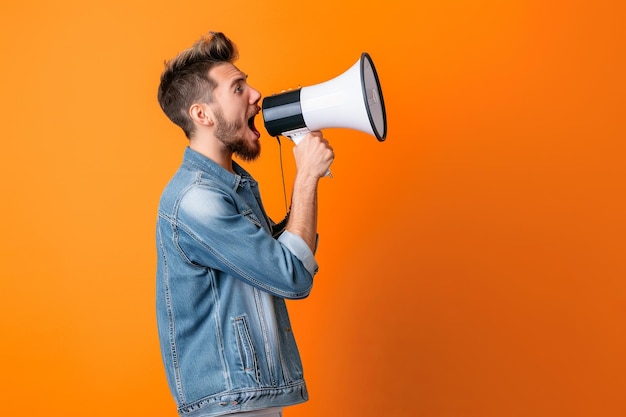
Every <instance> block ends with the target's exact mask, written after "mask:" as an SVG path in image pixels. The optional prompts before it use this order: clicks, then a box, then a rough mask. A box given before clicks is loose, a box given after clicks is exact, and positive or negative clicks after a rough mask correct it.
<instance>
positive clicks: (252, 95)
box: [250, 87, 261, 104]
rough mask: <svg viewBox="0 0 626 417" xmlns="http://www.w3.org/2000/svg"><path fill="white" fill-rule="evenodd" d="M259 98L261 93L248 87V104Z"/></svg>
mask: <svg viewBox="0 0 626 417" xmlns="http://www.w3.org/2000/svg"><path fill="white" fill-rule="evenodd" d="M260 99H261V93H260V92H259V90H257V89H255V88H253V87H250V104H255V103H257V102H258V101H259V100H260Z"/></svg>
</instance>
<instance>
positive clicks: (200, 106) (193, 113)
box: [189, 103, 214, 126]
mask: <svg viewBox="0 0 626 417" xmlns="http://www.w3.org/2000/svg"><path fill="white" fill-rule="evenodd" d="M189 116H190V117H191V119H192V120H193V121H194V122H196V123H198V124H201V125H203V126H213V123H214V121H213V112H212V111H211V108H210V107H209V106H208V105H207V104H204V103H194V104H192V105H191V107H189Z"/></svg>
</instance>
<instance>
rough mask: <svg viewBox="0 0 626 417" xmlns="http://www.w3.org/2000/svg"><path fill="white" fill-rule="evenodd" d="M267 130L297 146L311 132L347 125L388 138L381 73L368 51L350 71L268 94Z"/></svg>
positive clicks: (265, 110)
mask: <svg viewBox="0 0 626 417" xmlns="http://www.w3.org/2000/svg"><path fill="white" fill-rule="evenodd" d="M262 109H263V120H264V122H265V129H266V130H267V132H268V133H269V134H270V135H271V136H279V135H282V136H285V137H288V138H289V139H291V140H292V141H293V142H294V143H295V144H296V145H297V144H298V143H300V140H301V139H302V137H303V136H304V135H305V134H307V133H308V132H311V131H315V130H322V129H327V128H334V127H339V128H348V129H355V130H360V131H362V132H365V133H368V134H370V135H373V136H375V137H376V139H378V140H379V141H380V142H382V141H384V140H385V138H386V137H387V116H386V114H385V103H384V101H383V92H382V90H381V88H380V83H379V81H378V74H377V73H376V69H375V68H374V63H373V62H372V58H370V56H369V54H367V53H362V54H361V58H360V59H359V60H358V61H357V62H356V64H354V65H353V66H352V67H351V68H350V69H349V70H347V71H346V72H344V73H343V74H341V75H339V76H338V77H335V78H333V79H332V80H329V81H326V82H324V83H321V84H316V85H313V86H310V87H302V88H299V89H297V90H292V91H287V92H284V93H280V94H276V95H272V96H269V97H266V98H265V99H264V100H263V104H262Z"/></svg>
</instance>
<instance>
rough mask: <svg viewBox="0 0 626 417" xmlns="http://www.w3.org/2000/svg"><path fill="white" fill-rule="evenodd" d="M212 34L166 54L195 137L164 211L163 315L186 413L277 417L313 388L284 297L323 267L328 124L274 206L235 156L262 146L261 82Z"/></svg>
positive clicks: (170, 79) (163, 339) (177, 108)
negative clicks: (287, 198)
mask: <svg viewBox="0 0 626 417" xmlns="http://www.w3.org/2000/svg"><path fill="white" fill-rule="evenodd" d="M236 58H237V50H236V47H235V45H234V44H233V43H232V42H231V41H230V40H229V39H228V38H227V37H226V36H224V35H223V34H222V33H210V34H209V35H208V36H206V37H204V38H202V39H200V40H199V41H197V42H196V43H195V44H194V45H193V46H192V47H191V48H189V49H187V50H185V51H183V52H181V53H180V54H179V55H178V56H177V57H175V58H174V59H172V60H170V61H169V62H167V63H166V66H165V70H164V72H163V74H162V75H161V83H160V86H159V93H158V99H159V103H160V105H161V108H162V109H163V111H164V112H165V114H166V115H167V116H168V117H169V118H170V119H171V120H172V121H173V122H174V123H175V124H177V125H178V126H180V127H181V128H182V129H183V131H184V133H185V135H186V136H187V138H188V139H189V147H188V148H186V150H185V154H184V157H183V162H182V165H181V166H180V168H179V170H178V171H177V172H176V174H175V175H174V177H173V178H172V180H171V181H170V182H169V184H168V185H167V187H166V188H165V190H164V192H163V195H162V196H161V201H160V205H159V212H158V221H157V251H158V263H157V299H156V301H157V322H158V330H159V337H160V345H161V351H162V356H163V362H164V365H165V370H166V374H167V379H168V383H169V386H170V389H171V392H172V395H173V396H174V398H175V400H176V403H177V405H178V413H179V414H180V415H181V416H193V417H200V416H218V415H223V414H231V413H242V414H238V417H244V416H245V417H249V416H252V415H254V416H257V415H259V416H260V415H263V416H280V415H281V410H282V407H285V406H289V405H293V404H297V403H301V402H304V401H306V400H307V399H308V394H307V390H306V385H305V382H304V379H303V373H302V364H301V361H300V356H299V354H298V349H297V346H296V343H295V339H294V336H293V333H292V331H291V325H290V322H289V317H288V314H287V309H286V306H285V299H298V298H304V297H306V296H307V295H308V294H309V291H310V290H311V286H312V284H313V276H314V275H315V273H316V272H317V263H316V261H315V258H314V252H315V248H316V242H317V187H318V182H319V180H320V178H322V177H323V176H324V175H325V174H326V172H327V170H328V169H329V167H330V164H331V163H332V161H333V158H334V155H333V151H332V148H331V147H330V146H329V144H328V142H327V141H326V140H325V139H324V138H323V137H322V134H321V133H320V132H313V133H310V134H308V135H307V136H306V137H305V138H304V139H303V140H302V142H300V144H299V145H298V146H297V147H295V148H294V157H295V161H296V166H297V172H296V175H295V180H294V185H293V192H292V202H291V210H290V213H289V215H288V216H287V218H286V219H285V220H284V221H283V222H281V223H280V224H278V225H277V224H274V223H273V222H272V221H271V220H270V219H269V218H268V216H267V215H266V213H265V211H264V209H263V205H262V203H261V199H260V195H259V188H258V185H257V183H256V182H255V180H254V179H253V178H252V177H251V176H250V175H249V174H248V173H247V172H246V171H245V170H244V169H243V168H242V167H241V166H240V165H238V164H237V163H236V162H235V161H234V160H233V155H237V156H239V157H240V158H241V159H243V160H246V161H252V160H254V159H256V158H257V157H258V156H259V153H260V149H261V145H260V142H259V138H260V133H259V131H258V130H257V128H256V127H255V116H256V115H257V114H258V113H259V111H260V107H259V104H258V103H259V100H260V98H261V95H260V93H259V92H258V91H257V90H255V89H254V88H252V87H251V86H249V85H248V84H247V82H246V78H247V77H246V75H245V74H244V73H243V72H241V71H240V70H239V69H238V68H237V67H236V66H235V65H234V64H233V62H234V61H235V59H236Z"/></svg>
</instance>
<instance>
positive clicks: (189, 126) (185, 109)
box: [158, 32, 238, 138]
mask: <svg viewBox="0 0 626 417" xmlns="http://www.w3.org/2000/svg"><path fill="white" fill-rule="evenodd" d="M237 58H238V53H237V47H236V46H235V44H234V43H233V42H232V41H231V40H230V39H228V38H227V37H226V36H225V35H224V34H223V33H221V32H209V33H208V34H207V35H204V36H203V37H202V38H200V39H199V40H198V41H196V42H195V43H194V44H193V46H191V48H188V49H185V50H184V51H182V52H180V53H179V54H178V55H177V56H176V57H174V58H172V59H170V60H169V61H166V62H165V69H164V70H163V73H162V74H161V83H160V84H159V92H158V100H159V105H160V106H161V109H162V110H163V112H164V113H165V114H166V115H167V117H169V119H170V120H171V121H172V122H174V123H175V124H176V125H178V126H179V127H180V128H181V129H183V132H185V136H187V138H191V135H192V134H193V132H194V129H195V127H194V124H193V120H192V119H191V117H190V116H189V108H190V107H191V105H192V104H194V103H207V104H209V103H211V102H212V101H213V90H214V89H215V87H216V86H217V84H216V82H215V81H214V80H213V79H211V78H210V77H209V71H210V70H211V68H213V67H214V66H215V65H217V64H222V63H231V64H232V63H233V62H234V61H235V60H236V59H237Z"/></svg>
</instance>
